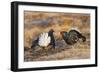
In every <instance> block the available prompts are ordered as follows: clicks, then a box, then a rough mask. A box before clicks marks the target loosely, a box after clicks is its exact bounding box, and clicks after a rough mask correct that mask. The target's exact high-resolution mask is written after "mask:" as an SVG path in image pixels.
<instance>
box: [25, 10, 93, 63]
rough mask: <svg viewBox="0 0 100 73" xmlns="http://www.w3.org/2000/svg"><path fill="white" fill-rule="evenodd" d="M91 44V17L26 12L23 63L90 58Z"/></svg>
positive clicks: (72, 14)
mask: <svg viewBox="0 0 100 73" xmlns="http://www.w3.org/2000/svg"><path fill="white" fill-rule="evenodd" d="M73 30H74V32H73ZM77 32H78V33H77ZM65 33H66V34H65ZM67 35H68V36H67ZM51 38H52V39H51ZM65 39H67V40H65ZM69 41H70V42H71V45H70V44H69V43H68V42H69ZM90 45H91V44H90V15H89V14H84V13H57V12H36V11H33V12H32V11H24V61H26V62H28V61H50V60H73V59H88V58H90V50H91V49H90Z"/></svg>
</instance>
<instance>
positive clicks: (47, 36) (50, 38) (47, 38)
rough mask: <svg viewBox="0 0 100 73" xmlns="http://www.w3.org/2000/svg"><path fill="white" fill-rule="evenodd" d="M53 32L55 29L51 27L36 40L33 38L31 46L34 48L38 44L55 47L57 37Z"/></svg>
mask: <svg viewBox="0 0 100 73" xmlns="http://www.w3.org/2000/svg"><path fill="white" fill-rule="evenodd" d="M53 32H54V30H53V29H51V30H50V31H49V32H47V33H42V34H40V36H39V37H38V38H37V39H36V40H33V42H32V46H31V48H34V47H35V46H37V45H38V46H40V47H47V46H49V45H51V46H52V48H55V38H54V35H53Z"/></svg>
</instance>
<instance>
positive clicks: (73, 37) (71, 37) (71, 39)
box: [61, 29, 86, 45]
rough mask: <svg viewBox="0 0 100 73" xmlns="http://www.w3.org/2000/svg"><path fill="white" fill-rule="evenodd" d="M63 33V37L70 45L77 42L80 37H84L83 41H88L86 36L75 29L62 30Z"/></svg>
mask: <svg viewBox="0 0 100 73" xmlns="http://www.w3.org/2000/svg"><path fill="white" fill-rule="evenodd" d="M61 35H62V38H63V39H64V41H65V42H66V43H67V44H69V45H73V44H75V43H77V42H78V40H79V39H82V41H83V42H85V41H86V37H85V36H83V35H82V34H81V33H80V32H78V31H77V30H74V29H73V30H70V31H69V32H66V31H62V32H61Z"/></svg>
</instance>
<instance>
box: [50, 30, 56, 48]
mask: <svg viewBox="0 0 100 73" xmlns="http://www.w3.org/2000/svg"><path fill="white" fill-rule="evenodd" d="M53 32H54V30H53V29H51V30H50V31H49V32H48V35H49V36H50V37H51V41H50V44H49V45H52V48H55V38H54V35H53Z"/></svg>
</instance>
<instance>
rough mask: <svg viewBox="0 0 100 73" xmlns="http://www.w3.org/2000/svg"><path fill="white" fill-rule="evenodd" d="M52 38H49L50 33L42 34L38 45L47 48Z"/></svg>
mask: <svg viewBox="0 0 100 73" xmlns="http://www.w3.org/2000/svg"><path fill="white" fill-rule="evenodd" d="M50 41H51V38H50V37H49V36H48V33H42V34H40V36H39V41H38V44H39V45H40V46H42V47H46V46H48V45H49V43H50Z"/></svg>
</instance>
